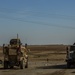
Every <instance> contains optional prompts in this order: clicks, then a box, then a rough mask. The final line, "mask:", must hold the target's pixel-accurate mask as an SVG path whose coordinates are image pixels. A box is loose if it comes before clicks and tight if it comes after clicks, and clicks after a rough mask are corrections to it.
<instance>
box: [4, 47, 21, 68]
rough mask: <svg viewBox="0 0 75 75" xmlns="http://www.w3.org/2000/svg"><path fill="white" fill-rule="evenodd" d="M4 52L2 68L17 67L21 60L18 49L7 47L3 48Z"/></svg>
mask: <svg viewBox="0 0 75 75" xmlns="http://www.w3.org/2000/svg"><path fill="white" fill-rule="evenodd" d="M4 50H5V52H4V68H8V67H10V68H13V67H14V66H19V64H20V58H21V52H20V51H19V47H11V46H8V47H5V48H4Z"/></svg>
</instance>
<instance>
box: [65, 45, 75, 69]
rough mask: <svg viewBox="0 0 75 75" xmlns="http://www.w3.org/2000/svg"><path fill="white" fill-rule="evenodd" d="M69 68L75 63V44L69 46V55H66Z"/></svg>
mask: <svg viewBox="0 0 75 75" xmlns="http://www.w3.org/2000/svg"><path fill="white" fill-rule="evenodd" d="M66 62H67V68H70V67H71V66H72V65H73V66H74V65H75V45H71V46H68V47H67V56H66Z"/></svg>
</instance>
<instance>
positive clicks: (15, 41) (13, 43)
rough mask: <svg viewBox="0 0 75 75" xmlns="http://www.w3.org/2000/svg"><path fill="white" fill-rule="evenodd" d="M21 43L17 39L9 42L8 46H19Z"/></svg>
mask: <svg viewBox="0 0 75 75" xmlns="http://www.w3.org/2000/svg"><path fill="white" fill-rule="evenodd" d="M20 43H21V42H20V40H19V39H18V40H17V39H12V40H10V45H16V44H20Z"/></svg>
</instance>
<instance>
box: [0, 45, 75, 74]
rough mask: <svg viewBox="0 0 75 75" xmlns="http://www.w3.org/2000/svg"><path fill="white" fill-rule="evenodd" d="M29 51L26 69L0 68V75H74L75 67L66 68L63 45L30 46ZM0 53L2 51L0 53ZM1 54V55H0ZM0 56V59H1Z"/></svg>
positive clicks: (64, 47)
mask: <svg viewBox="0 0 75 75" xmlns="http://www.w3.org/2000/svg"><path fill="white" fill-rule="evenodd" d="M28 49H29V53H28V55H29V62H28V64H29V65H28V68H27V69H23V70H21V69H19V68H17V67H15V68H14V69H7V70H4V69H3V65H1V67H0V75H75V67H72V68H71V69H67V67H66V62H65V59H66V46H65V45H31V46H28ZM0 52H2V51H0ZM0 54H1V53H0ZM1 56H2V54H1V55H0V59H2V57H1Z"/></svg>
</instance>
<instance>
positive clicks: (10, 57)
mask: <svg viewBox="0 0 75 75" xmlns="http://www.w3.org/2000/svg"><path fill="white" fill-rule="evenodd" d="M26 47H27V44H26V46H25V47H23V46H22V44H21V41H20V39H18V38H17V39H11V40H10V44H9V45H7V46H6V45H5V44H3V54H4V68H5V69H7V68H13V67H14V66H18V67H20V69H23V68H28V55H27V48H26Z"/></svg>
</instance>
